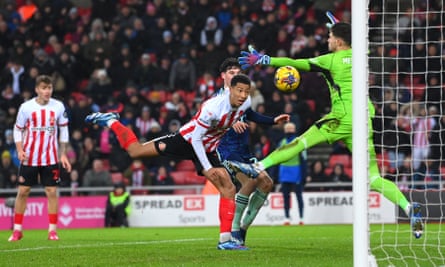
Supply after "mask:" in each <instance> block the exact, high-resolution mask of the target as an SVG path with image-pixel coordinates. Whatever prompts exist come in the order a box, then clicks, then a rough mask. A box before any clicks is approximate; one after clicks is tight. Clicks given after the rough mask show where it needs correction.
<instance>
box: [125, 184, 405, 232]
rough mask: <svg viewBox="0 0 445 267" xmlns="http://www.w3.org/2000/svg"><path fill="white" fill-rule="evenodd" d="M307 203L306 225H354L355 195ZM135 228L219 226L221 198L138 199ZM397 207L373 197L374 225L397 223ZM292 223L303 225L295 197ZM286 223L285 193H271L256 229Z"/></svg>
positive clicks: (312, 196) (322, 196) (307, 198)
mask: <svg viewBox="0 0 445 267" xmlns="http://www.w3.org/2000/svg"><path fill="white" fill-rule="evenodd" d="M303 199H304V205H305V207H304V223H305V224H351V223H353V220H354V218H353V194H352V192H325V193H316V192H307V193H304V194H303ZM132 203H133V211H132V214H131V216H130V219H129V222H130V225H131V226H135V227H146V226H208V225H214V226H217V225H219V220H218V207H219V196H218V195H188V196H180V195H173V196H156V197H153V196H134V197H132ZM395 211H396V207H395V206H394V204H392V203H391V202H390V201H388V200H386V199H385V198H384V197H383V196H381V195H380V194H378V193H373V192H372V193H370V194H369V220H370V222H371V223H395V222H396V214H395ZM291 217H292V218H291V223H292V224H298V223H299V214H298V205H297V202H296V199H295V195H292V197H291ZM283 223H284V208H283V198H282V195H281V193H271V194H269V197H268V199H267V201H266V202H265V203H264V206H263V207H262V208H261V210H260V212H259V213H258V216H257V217H256V218H255V221H254V225H281V224H283Z"/></svg>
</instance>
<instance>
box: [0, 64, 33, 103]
mask: <svg viewBox="0 0 445 267" xmlns="http://www.w3.org/2000/svg"><path fill="white" fill-rule="evenodd" d="M26 76H27V73H26V71H25V67H24V66H23V63H22V62H21V61H20V60H19V59H11V60H10V62H9V64H8V65H7V67H6V68H5V69H3V71H2V73H1V75H0V88H4V87H6V86H7V85H11V87H12V92H13V94H14V95H20V94H21V92H22V91H23V90H24V89H25V87H24V86H25V80H26Z"/></svg>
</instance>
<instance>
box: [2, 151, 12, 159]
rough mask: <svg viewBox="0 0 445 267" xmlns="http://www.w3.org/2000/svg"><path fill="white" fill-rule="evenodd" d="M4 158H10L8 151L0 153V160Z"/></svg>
mask: <svg viewBox="0 0 445 267" xmlns="http://www.w3.org/2000/svg"><path fill="white" fill-rule="evenodd" d="M4 158H11V153H9V151H8V150H5V151H3V152H2V159H4Z"/></svg>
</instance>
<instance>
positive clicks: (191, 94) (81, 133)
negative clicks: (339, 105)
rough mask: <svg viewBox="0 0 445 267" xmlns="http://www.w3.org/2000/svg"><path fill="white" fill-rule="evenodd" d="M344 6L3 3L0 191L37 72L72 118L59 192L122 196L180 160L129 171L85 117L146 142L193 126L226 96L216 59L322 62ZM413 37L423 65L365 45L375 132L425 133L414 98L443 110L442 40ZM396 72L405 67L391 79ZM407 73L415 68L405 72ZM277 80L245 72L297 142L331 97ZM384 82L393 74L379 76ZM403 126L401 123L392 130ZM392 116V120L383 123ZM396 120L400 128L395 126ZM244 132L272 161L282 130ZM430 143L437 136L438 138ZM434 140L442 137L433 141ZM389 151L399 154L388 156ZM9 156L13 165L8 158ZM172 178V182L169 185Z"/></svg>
mask: <svg viewBox="0 0 445 267" xmlns="http://www.w3.org/2000/svg"><path fill="white" fill-rule="evenodd" d="M374 2H376V1H371V5H370V8H371V14H372V11H373V10H376V8H377V7H378V5H377V4H376V3H374ZM433 2H434V1H433ZM373 4H375V5H373ZM350 5H351V1H348V0H345V1H324V0H318V1H309V0H304V1H284V0H283V1H280V0H275V1H274V0H264V1H256V0H220V1H210V0H153V1H150V0H106V1H94V0H93V1H88V0H85V1H81V0H71V1H69V0H57V1H49V0H33V1H31V0H17V1H10V0H5V1H2V2H1V5H0V91H1V95H0V133H1V138H0V140H1V144H0V147H1V151H3V152H2V166H1V169H2V179H1V181H0V187H2V188H12V187H13V186H14V181H13V179H16V177H15V176H14V173H16V171H15V169H14V168H17V166H18V165H19V164H18V162H17V161H18V160H17V157H16V153H15V145H14V142H13V139H12V130H11V129H13V127H14V122H15V117H16V113H17V109H18V107H19V105H20V104H21V103H22V102H23V101H24V100H26V99H29V98H30V97H32V96H33V94H34V82H35V77H37V76H38V75H39V74H48V75H51V76H52V77H53V79H54V90H55V92H54V95H55V97H57V98H59V99H61V100H62V101H63V102H64V103H65V104H66V107H67V111H68V115H69V118H70V125H69V126H70V137H71V147H70V151H69V158H70V160H71V163H72V165H73V169H74V171H73V172H71V173H70V174H67V173H64V174H63V176H64V177H63V185H64V186H73V185H74V186H76V187H81V186H93V183H98V182H99V181H100V180H103V181H104V182H102V183H100V184H99V186H107V185H111V183H109V182H108V181H110V182H112V181H113V179H122V177H124V178H123V179H125V181H127V185H129V186H133V185H135V186H136V185H156V184H165V183H166V180H165V178H166V177H170V176H169V172H171V171H175V166H176V164H177V163H178V162H175V161H170V160H165V159H163V158H155V159H142V160H140V161H133V160H131V159H130V157H129V156H128V155H127V154H126V153H125V151H123V150H122V149H121V148H120V147H119V144H118V143H117V141H116V139H115V136H114V135H113V134H112V132H110V131H109V130H108V129H102V128H96V127H93V126H91V125H86V124H85V123H84V118H85V116H86V115H87V114H89V113H91V112H95V111H102V112H118V113H120V115H121V121H122V122H123V123H124V124H125V125H126V126H127V127H131V128H132V129H133V130H134V131H135V132H136V133H137V135H138V137H139V138H140V139H141V140H150V139H152V138H154V137H157V136H161V135H163V134H165V133H167V132H174V131H176V130H177V129H179V127H180V126H181V125H182V124H183V123H185V122H186V121H188V120H189V119H190V118H191V116H192V115H193V114H194V112H195V111H196V110H197V109H198V108H199V105H200V104H201V103H202V101H203V100H205V99H207V98H208V97H210V96H211V95H213V94H214V92H215V91H217V90H218V89H219V88H220V87H221V85H222V80H221V78H220V77H219V70H218V66H219V64H220V63H221V62H222V61H223V59H225V58H227V57H238V56H239V52H240V51H241V50H245V49H246V48H247V45H248V44H253V45H254V46H255V47H256V48H257V50H259V51H266V52H267V53H268V54H269V55H274V56H280V55H281V56H290V57H293V58H301V57H314V56H318V55H321V54H323V53H325V52H327V38H328V29H327V28H326V25H325V23H326V22H327V19H326V17H325V12H326V11H327V10H330V11H333V12H334V13H335V14H336V16H337V17H339V18H340V19H341V20H342V21H349V20H350V12H349V11H348V10H350V8H351V6H350ZM431 8H437V7H434V6H432V7H431ZM436 15H437V14H436ZM439 16H440V15H439ZM437 19H440V18H437ZM425 21H426V18H425V17H423V18H422V17H420V16H419V17H418V18H416V23H418V25H419V26H422V25H423V24H424V23H425ZM439 21H440V20H439ZM370 23H371V25H375V26H378V25H379V23H381V20H379V16H371V18H370ZM416 25H417V24H416ZM418 34H419V36H418V38H421V37H424V39H423V41H422V42H417V43H416V44H419V47H417V45H416V46H415V47H416V48H419V49H424V50H427V51H428V55H430V58H432V59H434V62H433V61H431V62H429V59H428V62H427V63H428V64H423V65H421V64H419V65H418V64H411V63H412V62H407V61H406V60H405V61H403V60H400V62H399V63H398V64H396V63H395V62H394V60H391V57H390V56H391V55H392V54H394V53H396V54H399V55H400V56H401V57H402V56H403V58H406V57H408V56H409V55H408V54H406V53H409V52H413V51H412V49H409V47H405V46H403V47H402V46H399V47H395V46H393V47H383V46H382V47H372V50H371V57H370V58H371V59H370V71H371V75H370V76H371V78H372V79H370V85H371V87H372V90H371V91H370V93H371V96H372V98H373V101H374V102H375V103H376V107H377V111H378V115H377V118H378V120H377V122H378V123H379V122H380V124H381V127H380V128H378V127H376V130H377V131H381V129H382V127H383V126H384V127H387V126H391V127H402V126H401V124H403V123H408V124H409V125H410V126H413V124H414V123H418V124H419V125H421V124H422V123H423V122H420V121H419V122H414V121H413V120H410V118H411V119H412V118H414V117H416V118H417V117H418V115H417V114H412V112H413V110H414V108H406V114H399V113H400V112H399V111H401V110H402V107H400V106H403V105H415V104H414V102H412V100H419V101H429V100H434V101H433V102H429V103H432V104H428V110H425V105H424V104H423V102H419V103H420V104H418V105H419V108H418V112H419V113H420V112H424V113H425V112H427V114H430V112H431V111H430V109H432V107H435V108H436V111H437V110H439V111H441V110H442V106H441V103H442V102H440V100H444V99H443V98H444V94H443V93H440V92H441V86H442V85H441V84H442V82H443V77H440V76H439V73H440V71H439V70H438V69H436V68H437V67H438V66H439V67H440V66H443V65H444V64H443V58H440V57H437V56H434V55H438V54H439V55H440V54H442V51H440V50H438V49H437V48H439V45H438V43H436V42H432V40H438V39H432V38H433V36H436V35H437V32H435V31H432V32H431V33H429V34H423V35H422V33H421V32H419V33H418ZM397 36H398V35H397ZM442 36H444V35H443V33H442ZM425 38H431V39H425ZM420 44H422V47H420ZM434 48H436V51H434ZM403 53H405V54H403ZM416 53H417V52H416ZM431 53H433V54H431ZM434 53H435V54H434ZM424 54H425V56H426V55H427V53H426V52H425V53H424ZM372 55H380V56H381V55H385V56H388V62H386V61H385V62H384V66H383V64H379V63H380V60H381V57H377V56H376V57H372ZM373 59H374V61H373ZM424 60H425V61H426V59H424ZM377 61H378V62H377ZM436 61H438V62H436ZM441 62H442V63H441ZM437 64H439V65H437ZM441 64H442V65H441ZM396 65H397V66H403V67H404V69H403V70H402V69H396V67H395V66H396ZM410 66H411V67H413V66H414V67H415V68H416V69H406V68H408V67H410ZM422 66H423V67H424V68H423V69H420V68H422ZM382 68H384V69H383V70H382ZM399 68H400V67H399ZM426 70H428V73H430V74H431V75H428V76H424V77H425V78H427V79H420V78H417V77H420V76H422V73H424V72H425V71H426ZM274 71H275V69H274V68H272V67H257V68H255V69H251V70H249V71H248V72H247V74H248V75H249V76H250V77H251V78H252V80H253V81H254V82H255V84H254V87H255V88H256V89H255V90H253V92H252V103H253V108H254V109H255V110H256V111H258V112H261V113H264V114H268V115H276V114H281V113H283V112H285V113H288V114H291V120H292V121H293V122H294V123H295V124H296V125H297V127H298V132H299V133H301V132H302V131H304V130H305V129H306V128H307V127H308V126H309V125H310V124H311V123H312V122H314V121H315V120H316V119H318V118H320V117H321V116H322V115H323V114H325V113H326V112H327V111H328V110H329V106H330V103H329V96H328V94H329V90H328V88H327V86H326V84H325V82H324V80H323V78H322V77H320V75H319V74H317V73H302V77H303V78H302V81H301V85H300V87H299V89H298V91H297V92H295V93H291V94H282V93H280V92H279V91H278V90H276V89H275V87H274V85H273V75H274ZM398 71H404V73H408V72H409V73H411V72H412V73H417V74H419V75H417V76H415V77H413V76H409V78H407V77H408V75H403V77H402V76H401V75H399V76H398V75H396V74H395V73H397V72H398ZM382 73H383V74H382ZM388 73H390V75H386V74H388ZM381 74H382V75H381ZM435 74H437V75H435ZM413 79H415V81H416V84H415V85H416V86H417V85H419V84H420V85H423V86H424V88H425V90H423V91H422V92H421V93H418V94H417V95H416V94H413V90H409V88H410V86H411V87H412V86H414V84H413ZM434 79H436V80H435V84H434ZM401 83H404V84H403V86H401ZM401 88H406V90H402V89H401ZM438 89H439V90H438ZM405 91H406V95H403V94H402V92H405ZM386 92H388V94H387V93H386ZM395 92H397V93H395ZM426 92H428V93H426ZM391 93H392V95H390V94H391ZM433 94H436V95H437V94H439V95H438V97H435V96H436V95H433ZM432 95H433V96H432ZM383 97H388V99H386V100H388V101H386V102H383ZM396 99H398V100H399V103H398V104H395V105H398V106H396V107H394V106H392V105H394V104H393V103H394V102H391V101H394V100H396ZM416 103H417V102H416ZM410 107H411V106H410ZM404 110H405V109H404ZM394 112H397V114H398V115H397V118H396V114H394ZM409 112H411V113H409ZM399 116H401V117H404V118H405V120H403V118H401V119H400V120H399ZM387 118H388V120H390V121H385V120H386V119H387ZM437 118H438V117H434V119H435V123H431V124H428V125H429V126H431V128H433V127H436V128H437V127H439V126H440V127H441V125H443V122H442V120H440V122H439V121H438V120H437ZM384 119H385V120H384ZM395 121H397V122H398V123H400V124H398V125H395V124H394V122H395ZM378 123H377V124H378ZM440 129H442V128H440ZM250 130H251V139H250V145H251V147H252V149H253V151H255V154H256V156H257V157H258V158H262V157H264V156H265V155H267V154H268V153H269V152H271V151H272V150H273V149H274V148H275V147H276V144H277V143H278V141H279V140H281V138H282V137H283V131H282V129H281V128H280V127H276V126H273V127H265V126H259V125H255V124H251V128H250ZM400 133H402V134H405V135H408V139H407V140H406V146H403V147H404V148H406V149H407V150H411V148H410V147H409V145H410V144H411V143H410V142H411V139H410V138H409V136H410V134H411V131H409V130H407V131H406V132H400ZM437 133H438V134H439V135H440V134H442V135H443V133H442V131H437ZM394 138H397V140H399V137H394ZM394 138H386V137H382V136H381V135H377V137H376V140H377V141H376V144H378V145H379V144H380V146H379V147H380V148H382V147H383V146H384V147H385V149H386V148H388V151H387V152H388V154H389V155H391V156H392V157H394V158H396V156H395V155H397V154H398V153H403V158H405V157H407V156H411V151H404V150H401V149H394V148H395V147H399V146H400V145H397V146H394V144H386V143H385V144H382V140H384V141H385V142H386V141H394ZM403 140H405V139H403ZM437 140H439V141H440V140H445V139H443V138H442V139H440V138H439V137H438V139H437ZM391 148H392V150H396V151H395V152H394V153H392V150H391ZM440 148H442V145H441V144H440ZM413 149H414V148H413ZM442 149H443V148H442ZM379 151H380V152H381V151H383V148H382V149H380V150H379ZM8 157H9V158H10V160H11V163H10V164H9V165H8V163H5V161H7V160H4V158H5V159H6V158H8ZM397 158H398V157H397ZM399 159H400V161H397V162H400V165H398V164H399V163H397V164H396V165H394V164H393V165H391V166H390V167H391V168H392V169H391V172H392V173H396V172H395V170H396V169H397V168H398V167H400V166H402V165H401V164H402V162H403V160H402V158H399ZM391 162H392V163H394V162H396V161H391ZM161 166H162V167H163V168H160V167H161ZM8 173H9V174H8ZM116 174H118V175H116ZM113 175H114V176H113ZM121 176H122V177H121ZM91 177H94V178H93V179H90V178H91ZM97 177H102V178H103V179H98V178H97ZM115 177H118V178H115ZM314 179H315V177H314ZM335 179H338V178H335ZM170 180H171V179H169V182H168V183H167V184H172V182H171V181H170Z"/></svg>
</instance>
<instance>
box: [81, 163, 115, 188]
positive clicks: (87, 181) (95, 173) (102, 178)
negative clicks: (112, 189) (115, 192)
mask: <svg viewBox="0 0 445 267" xmlns="http://www.w3.org/2000/svg"><path fill="white" fill-rule="evenodd" d="M112 185H113V183H112V182H111V173H110V171H109V170H107V169H105V168H104V163H103V160H101V159H95V160H94V161H93V167H92V168H91V169H89V170H87V171H86V173H85V175H84V177H83V185H82V186H83V187H106V186H112ZM101 194H102V195H103V194H104V193H102V192H101V191H90V193H89V195H101Z"/></svg>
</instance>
